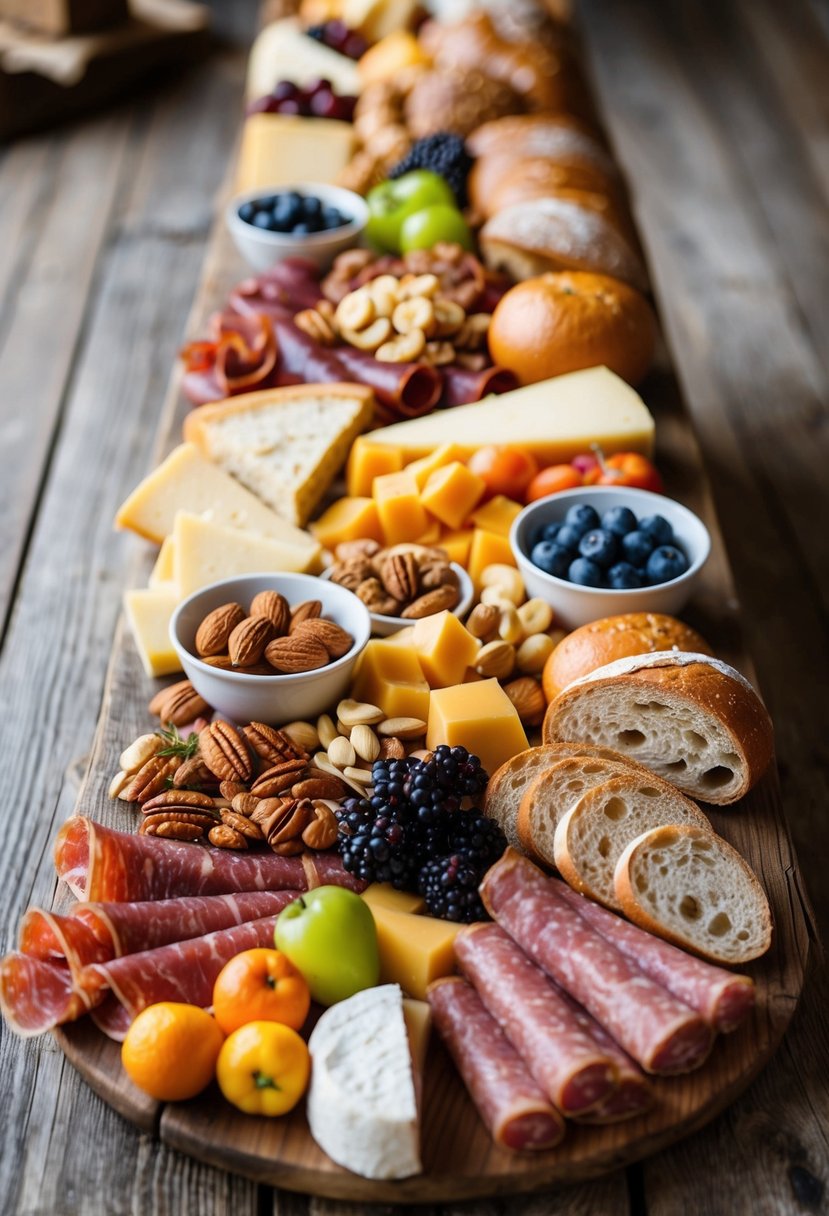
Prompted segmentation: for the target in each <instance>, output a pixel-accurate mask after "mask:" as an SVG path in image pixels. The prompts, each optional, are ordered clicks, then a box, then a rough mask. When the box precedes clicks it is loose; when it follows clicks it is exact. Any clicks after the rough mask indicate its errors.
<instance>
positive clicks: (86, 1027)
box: [56, 220, 810, 1204]
mask: <svg viewBox="0 0 829 1216" xmlns="http://www.w3.org/2000/svg"><path fill="white" fill-rule="evenodd" d="M245 273H246V271H245V267H244V266H243V265H242V263H241V262H240V261H239V258H238V255H237V254H236V253H235V250H234V248H233V246H232V244H231V242H230V239H229V237H228V236H227V233H226V232H225V229H224V226H223V223H222V221H221V220H219V221H218V222H217V225H216V227H215V229H214V233H213V236H212V239H211V241H210V243H209V246H208V251H207V256H206V261H205V269H204V275H203V279H202V283H201V287H200V290H199V293H198V295H197V299H196V302H195V304H194V307H193V311H192V313H191V317H190V320H189V323H188V336H193V337H195V336H198V335H200V334H203V333H204V330H205V323H206V319H207V317H208V316H209V314H210V312H211V311H213V310H215V309H216V308H218V307H219V306H220V305H221V304H222V302H223V300H224V299H225V296H226V294H227V291H228V289H229V288H230V287H231V286H232V285H233V284H234V283H235V282H237V281H238V280H239V279H241V278H242V277H244V276H245ZM179 388H180V372H179V371H178V369H177V370H176V372H174V374H173V377H172V380H171V384H170V389H169V392H168V395H167V399H166V403H165V405H164V408H163V411H162V415H161V420H160V423H159V429H158V439H157V449H156V456H157V458H159V459H160V458H161V457H162V456H163V455H164V454H165V452H166V451H167V450H169V448H171V447H172V446H174V445H175V443H177V442H178V441H179V437H180V433H181V421H182V418H183V417H184V414H185V413H186V407H185V405H184V404H183V402H182V400H181V394H180V391H179ZM643 395H644V397H645V400H646V401H647V403H648V404H649V406H650V407H651V409H652V411H653V413H654V415H655V417H656V422H657V460H658V463H659V466H660V468H661V470H662V471H663V474H664V476H665V479H666V484H667V487H668V492H669V493H670V494H671V495H672V496H674V497H676V498H678V499H680V500H681V501H683V502H684V503H686V504H687V505H688V506H689V507H691V508H692V509H693V510H694V511H696V512H697V514H699V515H700V516H701V517H702V518H703V519H704V521H705V522H706V524H707V526H708V528H709V531H710V532H711V537H712V555H711V558H710V560H709V562H708V564H707V566H706V568H705V571H704V574H703V578H702V581H701V585H700V587H699V590H698V593H697V595H696V597H695V600H694V602H693V604H692V606H691V608H690V609H689V611H688V612H686V613H684V614H683V615H684V616H685V617H686V618H687V619H688V620H689V622H690V623H692V624H693V625H695V626H696V627H697V628H698V629H699V630H700V631H701V632H702V633H703V635H704V636H706V637H707V638H708V639H709V641H710V642H711V643H712V645H713V646H714V648H715V650H716V652H717V653H718V654H719V655H720V656H721V657H723V658H724V659H726V660H727V661H729V662H731V663H733V664H734V665H735V666H736V667H738V668H739V669H740V670H742V671H743V672H745V673H746V674H747V675H748V676H749V677H750V678H751V677H753V668H752V664H751V661H750V658H749V656H748V655H747V654H746V653H745V649H744V646H743V644H742V641H741V636H740V626H739V606H738V604H737V600H736V596H735V593H734V587H733V583H732V578H731V573H730V570H729V566H728V561H727V558H726V555H725V551H724V547H723V542H722V537H721V534H720V530H719V527H718V524H717V520H716V516H715V513H714V509H713V504H712V499H711V495H710V491H709V488H708V484H707V480H706V477H705V474H704V471H703V469H702V465H701V461H700V456H699V450H698V447H697V443H696V440H695V438H694V435H693V432H692V429H691V427H690V424H689V421H688V417H687V414H686V413H685V410H684V408H683V406H682V403H681V398H680V393H679V388H678V385H677V383H676V378H675V376H674V374H673V372H672V370H671V367H670V362H669V359H668V356H667V352H665V351H664V350H663V352H662V357H661V359H660V363H659V366H658V369H657V370H656V371H655V372H654V373H653V374H652V375H651V376H650V377H649V379H648V382H647V383H646V385H645V386H644V389H643ZM129 488H131V487H124V490H125V494H126V492H127V490H128V489H129ZM136 543H137V542H136ZM150 564H151V555H150V554H148V553H147V552H146V546H143V545H142V547H141V553H140V554H139V555H137V558H136V563H135V580H134V581H135V583H136V584H137V585H140V584H142V583H144V582H145V581H146V575H147V573H148V571H149V568H150ZM157 687H158V683H157V682H154V681H150V680H148V679H146V677H145V676H144V674H143V671H142V669H141V666H140V663H139V660H138V657H137V655H136V653H135V650H134V648H133V645H132V641H131V638H130V637H129V633H128V631H127V630H126V628H125V626H124V623H123V621H122V622H121V624H120V625H119V628H118V630H117V633H116V637H115V641H114V646H113V652H112V658H111V661H110V667H109V672H108V678H107V685H106V689H105V693H104V699H103V704H102V709H101V715H100V719H99V723H98V730H97V733H96V738H95V743H94V747H93V752H92V755H91V758H90V763H89V767H88V770H87V774H86V777H85V780H84V782H83V785H82V788H81V791H80V794H79V797H78V804H77V808H76V809H77V812H78V813H82V814H85V815H90V816H91V817H92V818H94V819H98V820H100V821H102V822H104V823H106V824H109V825H111V826H113V827H117V828H120V829H122V830H124V829H126V830H129V829H130V828H131V827H132V826H133V825H134V821H135V812H134V811H132V810H130V809H129V808H127V807H126V806H125V804H123V803H118V802H111V801H110V800H109V799H108V798H107V794H106V790H107V785H108V783H109V780H110V777H111V776H112V774H113V773H114V772H115V771H116V770H117V768H118V763H117V761H118V755H119V753H120V751H121V749H122V748H123V747H124V746H125V744H126V742H128V741H130V740H131V739H133V738H134V737H135V736H136V735H138V734H141V733H143V732H145V731H146V730H147V729H148V728H149V725H150V719H149V717H148V714H147V710H146V706H147V702H148V701H149V699H150V697H151V696H152V694H153V693H154V692H155V691H156V689H157ZM710 816H711V819H712V822H713V826H714V828H715V829H716V830H717V831H718V832H720V833H721V834H722V835H723V836H724V837H725V838H726V839H727V840H729V841H730V842H731V843H732V844H733V845H734V846H735V847H736V848H737V849H738V850H739V852H740V853H741V854H742V855H743V856H744V857H745V858H746V859H747V860H748V862H749V863H750V865H751V866H752V867H753V869H754V870H755V872H756V873H757V875H758V877H759V878H760V881H761V882H762V884H763V886H764V888H765V890H766V892H767V894H768V897H769V900H770V903H771V907H772V914H773V917H774V937H773V942H772V947H771V949H770V951H769V952H768V954H767V955H766V956H765V957H764V958H763V959H761V960H759V961H758V962H756V963H755V964H753V965H752V966H751V967H749V968H747V969H746V970H747V971H748V972H749V973H750V974H751V975H752V976H753V978H754V979H755V982H756V985H757V1007H756V1010H755V1012H754V1014H753V1016H752V1018H751V1019H750V1021H749V1022H748V1024H747V1025H744V1026H743V1027H741V1028H740V1029H739V1030H738V1031H736V1032H735V1033H734V1034H732V1035H730V1036H725V1037H723V1036H721V1037H720V1038H719V1039H718V1040H717V1042H716V1044H715V1047H714V1050H713V1052H712V1055H711V1057H710V1059H709V1061H708V1062H707V1063H706V1065H705V1066H704V1067H703V1068H701V1069H699V1070H698V1071H697V1072H694V1073H692V1074H690V1075H689V1076H687V1077H682V1078H672V1079H669V1080H659V1081H656V1082H655V1090H656V1095H657V1101H656V1103H655V1106H654V1109H653V1110H652V1111H651V1112H650V1113H649V1114H647V1115H645V1116H642V1117H641V1118H638V1119H635V1120H629V1121H626V1122H623V1123H619V1124H616V1125H614V1126H609V1127H599V1128H587V1127H576V1126H575V1125H571V1126H570V1127H569V1128H568V1133H567V1136H566V1138H565V1140H564V1142H563V1143H562V1144H561V1145H560V1146H558V1147H557V1148H556V1149H554V1150H553V1151H551V1152H548V1153H543V1154H536V1155H528V1156H526V1157H521V1156H517V1155H514V1154H510V1153H506V1152H504V1151H502V1150H500V1149H497V1148H496V1147H495V1146H494V1145H493V1144H492V1141H491V1140H490V1138H489V1135H488V1133H487V1132H486V1130H485V1128H484V1127H483V1125H482V1123H481V1122H480V1120H479V1118H478V1116H477V1113H476V1111H475V1109H474V1107H473V1105H472V1104H471V1102H470V1100H469V1098H468V1097H467V1095H466V1091H465V1089H464V1087H463V1084H462V1082H461V1081H460V1079H459V1077H458V1075H457V1073H456V1072H455V1070H454V1067H453V1066H452V1064H451V1062H450V1061H449V1059H448V1057H447V1056H446V1054H445V1052H444V1051H443V1049H442V1047H441V1045H440V1043H439V1042H438V1041H436V1040H434V1041H433V1042H432V1045H431V1047H430V1052H429V1057H428V1061H427V1072H426V1086H425V1095H424V1118H423V1161H424V1173H423V1174H422V1175H419V1176H418V1177H415V1178H411V1179H406V1180H403V1181H399V1182H372V1181H368V1180H366V1179H364V1178H361V1177H359V1176H357V1175H355V1174H352V1173H349V1172H348V1171H346V1170H344V1169H342V1168H340V1167H339V1166H337V1165H335V1164H334V1163H333V1162H332V1161H331V1160H330V1159H329V1158H328V1157H327V1156H326V1155H325V1154H324V1153H323V1152H322V1151H321V1150H320V1149H318V1147H317V1146H316V1144H315V1143H314V1141H313V1140H312V1138H311V1136H310V1134H309V1132H308V1128H307V1123H306V1120H305V1115H304V1111H303V1109H302V1107H300V1108H299V1109H298V1110H296V1111H295V1112H293V1113H292V1114H291V1115H289V1116H287V1117H285V1118H282V1119H276V1120H266V1119H260V1118H254V1117H251V1116H246V1115H243V1114H241V1113H239V1112H237V1111H235V1110H234V1109H233V1108H232V1107H231V1106H230V1105H229V1104H227V1103H225V1102H224V1101H223V1099H222V1098H221V1096H220V1094H219V1093H218V1091H217V1090H216V1089H215V1088H212V1089H210V1090H208V1091H207V1093H206V1094H203V1095H201V1096H200V1097H199V1098H196V1099H194V1100H193V1101H191V1102H188V1103H181V1104H175V1105H172V1104H171V1105H166V1106H165V1105H162V1104H159V1103H156V1102H154V1101H153V1100H152V1099H149V1098H148V1097H147V1096H146V1095H144V1094H142V1093H141V1092H140V1091H138V1090H137V1089H136V1088H135V1087H134V1086H133V1085H132V1084H131V1083H130V1082H129V1080H128V1079H127V1078H126V1076H125V1074H124V1072H123V1070H122V1069H121V1066H120V1051H119V1047H118V1045H117V1044H115V1043H112V1042H111V1041H109V1040H108V1039H106V1038H105V1037H104V1036H103V1035H102V1034H100V1033H99V1032H98V1031H97V1030H96V1029H95V1027H94V1026H92V1025H91V1024H90V1023H88V1022H86V1023H84V1022H81V1023H76V1024H74V1025H70V1026H67V1027H64V1028H62V1029H60V1030H58V1031H57V1032H56V1038H57V1041H58V1043H59V1044H60V1046H61V1048H62V1049H63V1051H64V1053H65V1055H66V1057H67V1059H68V1060H69V1061H70V1062H71V1063H72V1064H73V1065H74V1067H75V1068H76V1069H77V1070H78V1071H79V1072H80V1073H81V1075H82V1076H83V1077H84V1078H85V1079H86V1080H87V1082H88V1083H89V1085H90V1086H91V1087H92V1088H93V1089H94V1090H95V1092H96V1093H98V1094H99V1095H100V1096H101V1097H102V1098H103V1099H104V1100H105V1101H106V1102H108V1103H109V1104H110V1105H111V1106H112V1107H114V1109H116V1110H117V1111H118V1112H119V1113H120V1114H121V1115H123V1116H124V1117H125V1118H126V1119H129V1120H131V1121H132V1122H133V1123H135V1124H136V1125H137V1126H138V1127H139V1128H141V1129H142V1130H144V1131H146V1132H151V1133H153V1134H155V1135H156V1136H158V1137H159V1139H160V1140H161V1141H163V1142H164V1143H165V1144H168V1145H170V1146H172V1147H174V1148H177V1149H179V1150H181V1151H182V1152H184V1153H187V1154H189V1155H191V1156H193V1157H196V1158H198V1159H200V1160H203V1161H206V1162H208V1163H209V1164H211V1165H217V1166H220V1167H223V1168H225V1169H228V1170H230V1171H233V1172H236V1173H240V1174H243V1175H246V1176H248V1177H250V1178H253V1179H255V1180H257V1181H260V1182H265V1183H270V1184H273V1185H275V1186H279V1187H284V1188H286V1189H289V1190H296V1191H301V1192H305V1193H309V1194H313V1195H318V1196H321V1197H326V1198H335V1199H348V1200H357V1201H364V1202H371V1201H375V1202H385V1203H401V1204H403V1203H421V1202H441V1201H443V1202H450V1201H454V1200H460V1199H466V1198H472V1197H477V1196H486V1195H504V1194H510V1193H513V1194H514V1193H518V1192H523V1191H531V1190H541V1189H544V1188H549V1187H551V1186H554V1185H556V1184H567V1183H572V1182H576V1181H579V1180H582V1179H585V1178H589V1177H591V1176H596V1175H599V1174H602V1173H605V1172H609V1171H612V1170H616V1169H618V1168H619V1167H621V1166H624V1165H626V1164H629V1163H630V1162H633V1161H636V1160H638V1159H641V1158H642V1157H645V1156H647V1155H649V1154H651V1153H653V1152H656V1151H657V1150H659V1149H661V1148H664V1147H666V1146H667V1145H669V1144H671V1143H673V1142H674V1141H676V1140H678V1139H680V1138H682V1137H684V1136H686V1135H688V1134H689V1133H691V1132H693V1131H694V1130H696V1129H697V1128H699V1127H701V1126H702V1125H703V1124H704V1123H706V1122H707V1121H709V1120H710V1119H712V1118H713V1117H714V1116H715V1115H716V1114H717V1113H718V1112H719V1111H721V1110H722V1109H723V1108H724V1107H725V1106H726V1105H728V1103H730V1102H731V1101H732V1100H733V1099H734V1098H735V1097H736V1096H737V1095H738V1094H739V1093H740V1092H741V1091H742V1090H743V1089H745V1088H746V1086H747V1085H748V1084H749V1083H750V1081H751V1080H752V1079H753V1077H755V1076H756V1075H757V1073H758V1072H759V1071H760V1070H761V1068H762V1067H763V1065H764V1064H765V1063H766V1062H767V1061H768V1059H769V1058H770V1057H771V1055H772V1054H773V1052H774V1051H775V1049H776V1047H777V1045H778V1043H779V1042H780V1039H781V1038H782V1036H783V1033H784V1032H785V1029H786V1026H787V1025H788V1023H789V1020H790V1019H791V1016H792V1014H793V1013H794V1010H795V1007H796V1004H797V1000H798V998H799V996H800V992H801V988H802V985H803V978H804V971H805V967H806V961H807V954H808V949H809V940H810V938H809V928H808V924H809V912H808V908H807V906H806V903H805V900H804V898H803V895H802V892H801V884H800V880H799V874H798V869H797V861H796V858H795V856H794V852H793V849H792V844H791V840H790V837H789V832H788V828H787V825H786V823H785V820H784V817H783V812H782V807H781V800H780V792H779V787H778V781H777V774H776V772H775V771H772V772H770V773H769V774H768V775H767V776H766V777H765V779H764V780H763V782H762V783H761V784H760V785H759V786H758V787H757V788H756V789H755V790H754V791H753V792H752V793H751V794H750V795H749V797H748V798H746V799H745V800H744V801H743V802H742V803H741V804H739V806H738V807H736V808H734V809H732V810H728V811H714V810H711V811H710Z"/></svg>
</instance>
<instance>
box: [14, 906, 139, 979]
mask: <svg viewBox="0 0 829 1216" xmlns="http://www.w3.org/2000/svg"><path fill="white" fill-rule="evenodd" d="M77 906H78V907H82V906H83V905H81V904H78V905H77ZM96 906H97V905H96ZM123 906H124V907H129V906H130V905H128V904H125V905H123ZM96 928H97V927H96V926H94V925H90V924H87V923H85V922H84V921H83V920H81V919H80V918H79V917H77V916H75V915H73V914H72V913H70V914H69V915H61V914H59V913H58V912H48V911H46V910H45V909H43V908H29V910H28V912H27V913H26V915H25V916H24V917H23V920H22V921H21V922H20V932H19V933H18V938H17V945H18V949H19V950H20V951H21V953H22V954H28V955H29V956H30V958H39V959H42V960H44V961H45V962H59V963H62V964H66V965H68V967H69V970H70V972H71V973H72V974H73V975H75V974H77V972H78V971H80V969H81V967H86V966H88V965H89V964H90V963H105V962H107V960H108V959H111V958H114V957H115V951H114V949H113V945H112V938H111V937H110V935H109V934H108V933H107V931H106V929H105V928H103V929H102V932H96Z"/></svg>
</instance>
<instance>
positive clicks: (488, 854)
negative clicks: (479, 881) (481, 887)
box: [447, 811, 507, 877]
mask: <svg viewBox="0 0 829 1216" xmlns="http://www.w3.org/2000/svg"><path fill="white" fill-rule="evenodd" d="M447 841H448V846H449V852H452V853H459V854H461V855H462V856H463V857H464V858H465V859H466V860H467V861H469V862H471V863H472V864H473V865H475V866H477V867H478V870H479V872H480V874H481V877H483V874H484V872H485V871H486V870H488V869H489V867H490V866H492V865H494V864H495V862H496V861H497V860H498V858H499V857H500V856H501V854H502V853H503V851H504V849H505V848H506V847H507V838H506V836H505V835H504V833H503V832H502V831H501V829H500V827H499V826H498V824H497V823H496V822H495V820H494V819H487V817H486V816H485V815H478V814H476V813H475V812H474V811H461V812H460V813H459V814H457V815H453V816H452V819H451V821H450V825H449V831H448V837H447Z"/></svg>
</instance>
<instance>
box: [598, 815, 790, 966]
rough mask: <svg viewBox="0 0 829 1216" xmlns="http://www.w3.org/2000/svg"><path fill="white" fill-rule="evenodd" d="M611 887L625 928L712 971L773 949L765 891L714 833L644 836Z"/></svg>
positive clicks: (689, 830)
mask: <svg viewBox="0 0 829 1216" xmlns="http://www.w3.org/2000/svg"><path fill="white" fill-rule="evenodd" d="M614 887H615V891H616V898H617V899H618V901H619V904H620V906H621V908H622V911H623V912H624V914H625V916H627V917H628V919H629V920H632V921H633V922H634V923H635V924H637V925H641V927H642V928H643V929H646V930H647V931H648V932H649V933H655V934H656V935H657V936H658V937H664V938H665V939H666V940H667V941H669V942H673V943H674V944H675V945H677V946H682V947H683V948H684V949H685V950H691V951H693V952H694V953H695V954H699V955H700V956H701V957H702V958H705V959H708V960H709V961H710V962H712V963H725V964H727V965H728V966H737V965H740V964H742V963H747V962H749V961H750V960H751V959H753V958H759V956H760V955H761V954H765V952H766V950H768V948H769V946H770V945H771V933H772V922H771V910H770V908H769V903H768V900H767V899H766V895H765V892H764V891H763V888H762V887H761V886H760V883H759V882H758V880H757V877H756V875H755V874H754V872H753V871H752V869H751V867H750V866H749V865H748V863H747V862H746V861H745V860H744V859H743V858H742V857H741V856H740V854H739V853H738V852H737V851H736V849H733V848H732V847H731V845H730V844H728V843H727V842H726V841H725V840H723V839H722V838H721V837H720V836H715V835H714V834H713V833H712V832H706V831H704V830H702V829H700V828H698V827H692V826H689V825H686V826H684V827H680V826H674V827H661V828H654V829H652V830H651V831H649V832H644V833H643V834H642V835H641V836H637V837H636V839H635V840H632V841H631V842H630V843H629V844H628V846H627V848H626V849H625V850H624V852H623V853H622V855H621V857H620V858H619V860H618V861H617V863H616V872H615V875H614Z"/></svg>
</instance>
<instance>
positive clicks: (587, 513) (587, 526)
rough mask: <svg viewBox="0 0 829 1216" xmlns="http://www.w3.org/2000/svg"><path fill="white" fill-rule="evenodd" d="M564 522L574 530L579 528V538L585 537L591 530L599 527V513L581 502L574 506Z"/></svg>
mask: <svg viewBox="0 0 829 1216" xmlns="http://www.w3.org/2000/svg"><path fill="white" fill-rule="evenodd" d="M564 522H565V523H567V524H570V526H571V527H573V528H578V532H579V536H584V534H585V532H589V531H590V530H591V528H598V526H599V522H600V520H599V512H598V511H597V510H596V508H595V507H591V506H590V503H588V502H579V503H576V504H575V506H572V507H571V508H570V510H569V511H568V512H567V514H566V515H565V516H564Z"/></svg>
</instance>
